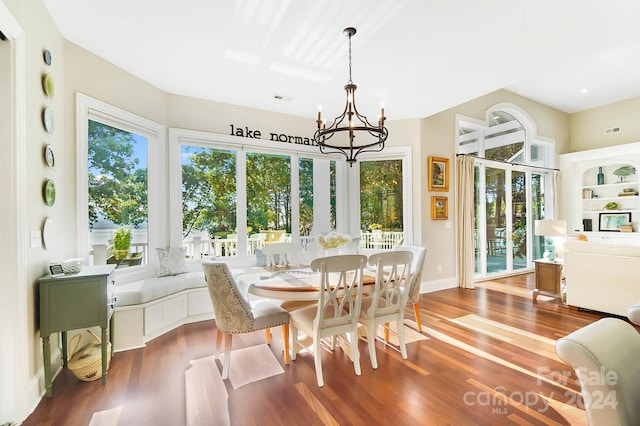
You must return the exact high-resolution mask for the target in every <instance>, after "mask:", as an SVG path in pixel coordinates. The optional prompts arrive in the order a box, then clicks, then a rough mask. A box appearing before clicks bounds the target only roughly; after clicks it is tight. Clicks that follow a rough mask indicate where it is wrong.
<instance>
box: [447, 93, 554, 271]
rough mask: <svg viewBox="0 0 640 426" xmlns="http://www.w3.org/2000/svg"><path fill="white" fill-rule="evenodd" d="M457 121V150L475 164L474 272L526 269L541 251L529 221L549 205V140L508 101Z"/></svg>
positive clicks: (548, 212)
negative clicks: (480, 117) (482, 116)
mask: <svg viewBox="0 0 640 426" xmlns="http://www.w3.org/2000/svg"><path fill="white" fill-rule="evenodd" d="M457 121H458V123H457V124H458V154H463V155H472V156H474V157H475V165H476V173H475V207H476V208H475V238H476V242H475V251H476V256H475V258H476V268H475V271H476V274H477V275H478V276H480V277H485V276H488V275H493V274H508V273H512V272H514V271H518V270H522V269H529V268H531V267H532V261H533V260H534V259H536V258H538V257H540V256H541V254H542V239H541V238H540V237H536V236H534V235H533V229H534V227H533V224H534V222H535V220H537V219H543V218H548V219H549V218H552V217H553V212H554V210H555V209H554V198H555V171H554V170H553V168H554V167H555V142H554V141H553V140H550V139H548V138H544V137H541V136H538V135H537V131H536V125H535V123H534V121H533V120H532V119H531V117H529V115H528V114H527V113H526V112H525V111H523V110H522V109H521V108H519V107H517V106H516V105H513V104H497V105H494V106H493V107H491V108H489V109H488V110H487V112H486V115H485V119H484V120H477V119H473V118H468V117H458V120H457Z"/></svg>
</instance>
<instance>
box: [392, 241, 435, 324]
mask: <svg viewBox="0 0 640 426" xmlns="http://www.w3.org/2000/svg"><path fill="white" fill-rule="evenodd" d="M393 250H402V251H410V252H412V253H413V259H412V260H411V285H410V286H409V300H408V303H411V305H412V306H413V315H414V316H415V318H416V324H417V328H418V331H420V332H422V321H421V320H420V285H421V284H422V268H423V267H424V260H425V257H426V255H427V248H426V247H421V246H409V245H398V246H395V247H394V248H393Z"/></svg>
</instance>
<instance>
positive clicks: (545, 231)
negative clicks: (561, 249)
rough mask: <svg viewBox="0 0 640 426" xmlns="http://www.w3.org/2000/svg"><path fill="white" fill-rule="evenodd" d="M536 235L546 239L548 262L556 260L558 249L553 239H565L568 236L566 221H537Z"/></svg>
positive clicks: (545, 246)
mask: <svg viewBox="0 0 640 426" xmlns="http://www.w3.org/2000/svg"><path fill="white" fill-rule="evenodd" d="M535 234H536V235H538V236H541V237H545V238H544V255H543V257H544V258H545V259H546V260H549V261H553V260H555V258H556V248H555V245H554V240H553V237H563V236H565V235H566V234H567V221H566V220H536V222H535Z"/></svg>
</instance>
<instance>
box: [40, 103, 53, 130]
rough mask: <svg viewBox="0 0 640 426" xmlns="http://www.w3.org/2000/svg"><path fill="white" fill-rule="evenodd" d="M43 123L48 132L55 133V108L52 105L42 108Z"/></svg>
mask: <svg viewBox="0 0 640 426" xmlns="http://www.w3.org/2000/svg"><path fill="white" fill-rule="evenodd" d="M42 125H43V126H44V129H45V130H46V131H47V133H53V127H54V124H53V110H52V109H51V107H45V109H43V110H42Z"/></svg>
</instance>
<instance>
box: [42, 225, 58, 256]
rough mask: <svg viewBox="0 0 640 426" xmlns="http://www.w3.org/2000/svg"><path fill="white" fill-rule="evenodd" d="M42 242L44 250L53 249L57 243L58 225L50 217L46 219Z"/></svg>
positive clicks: (43, 226)
mask: <svg viewBox="0 0 640 426" xmlns="http://www.w3.org/2000/svg"><path fill="white" fill-rule="evenodd" d="M42 242H43V243H44V248H46V249H49V250H50V249H52V248H53V246H54V245H55V243H56V224H55V223H54V221H53V219H51V218H50V217H48V218H46V219H45V221H44V225H42Z"/></svg>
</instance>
